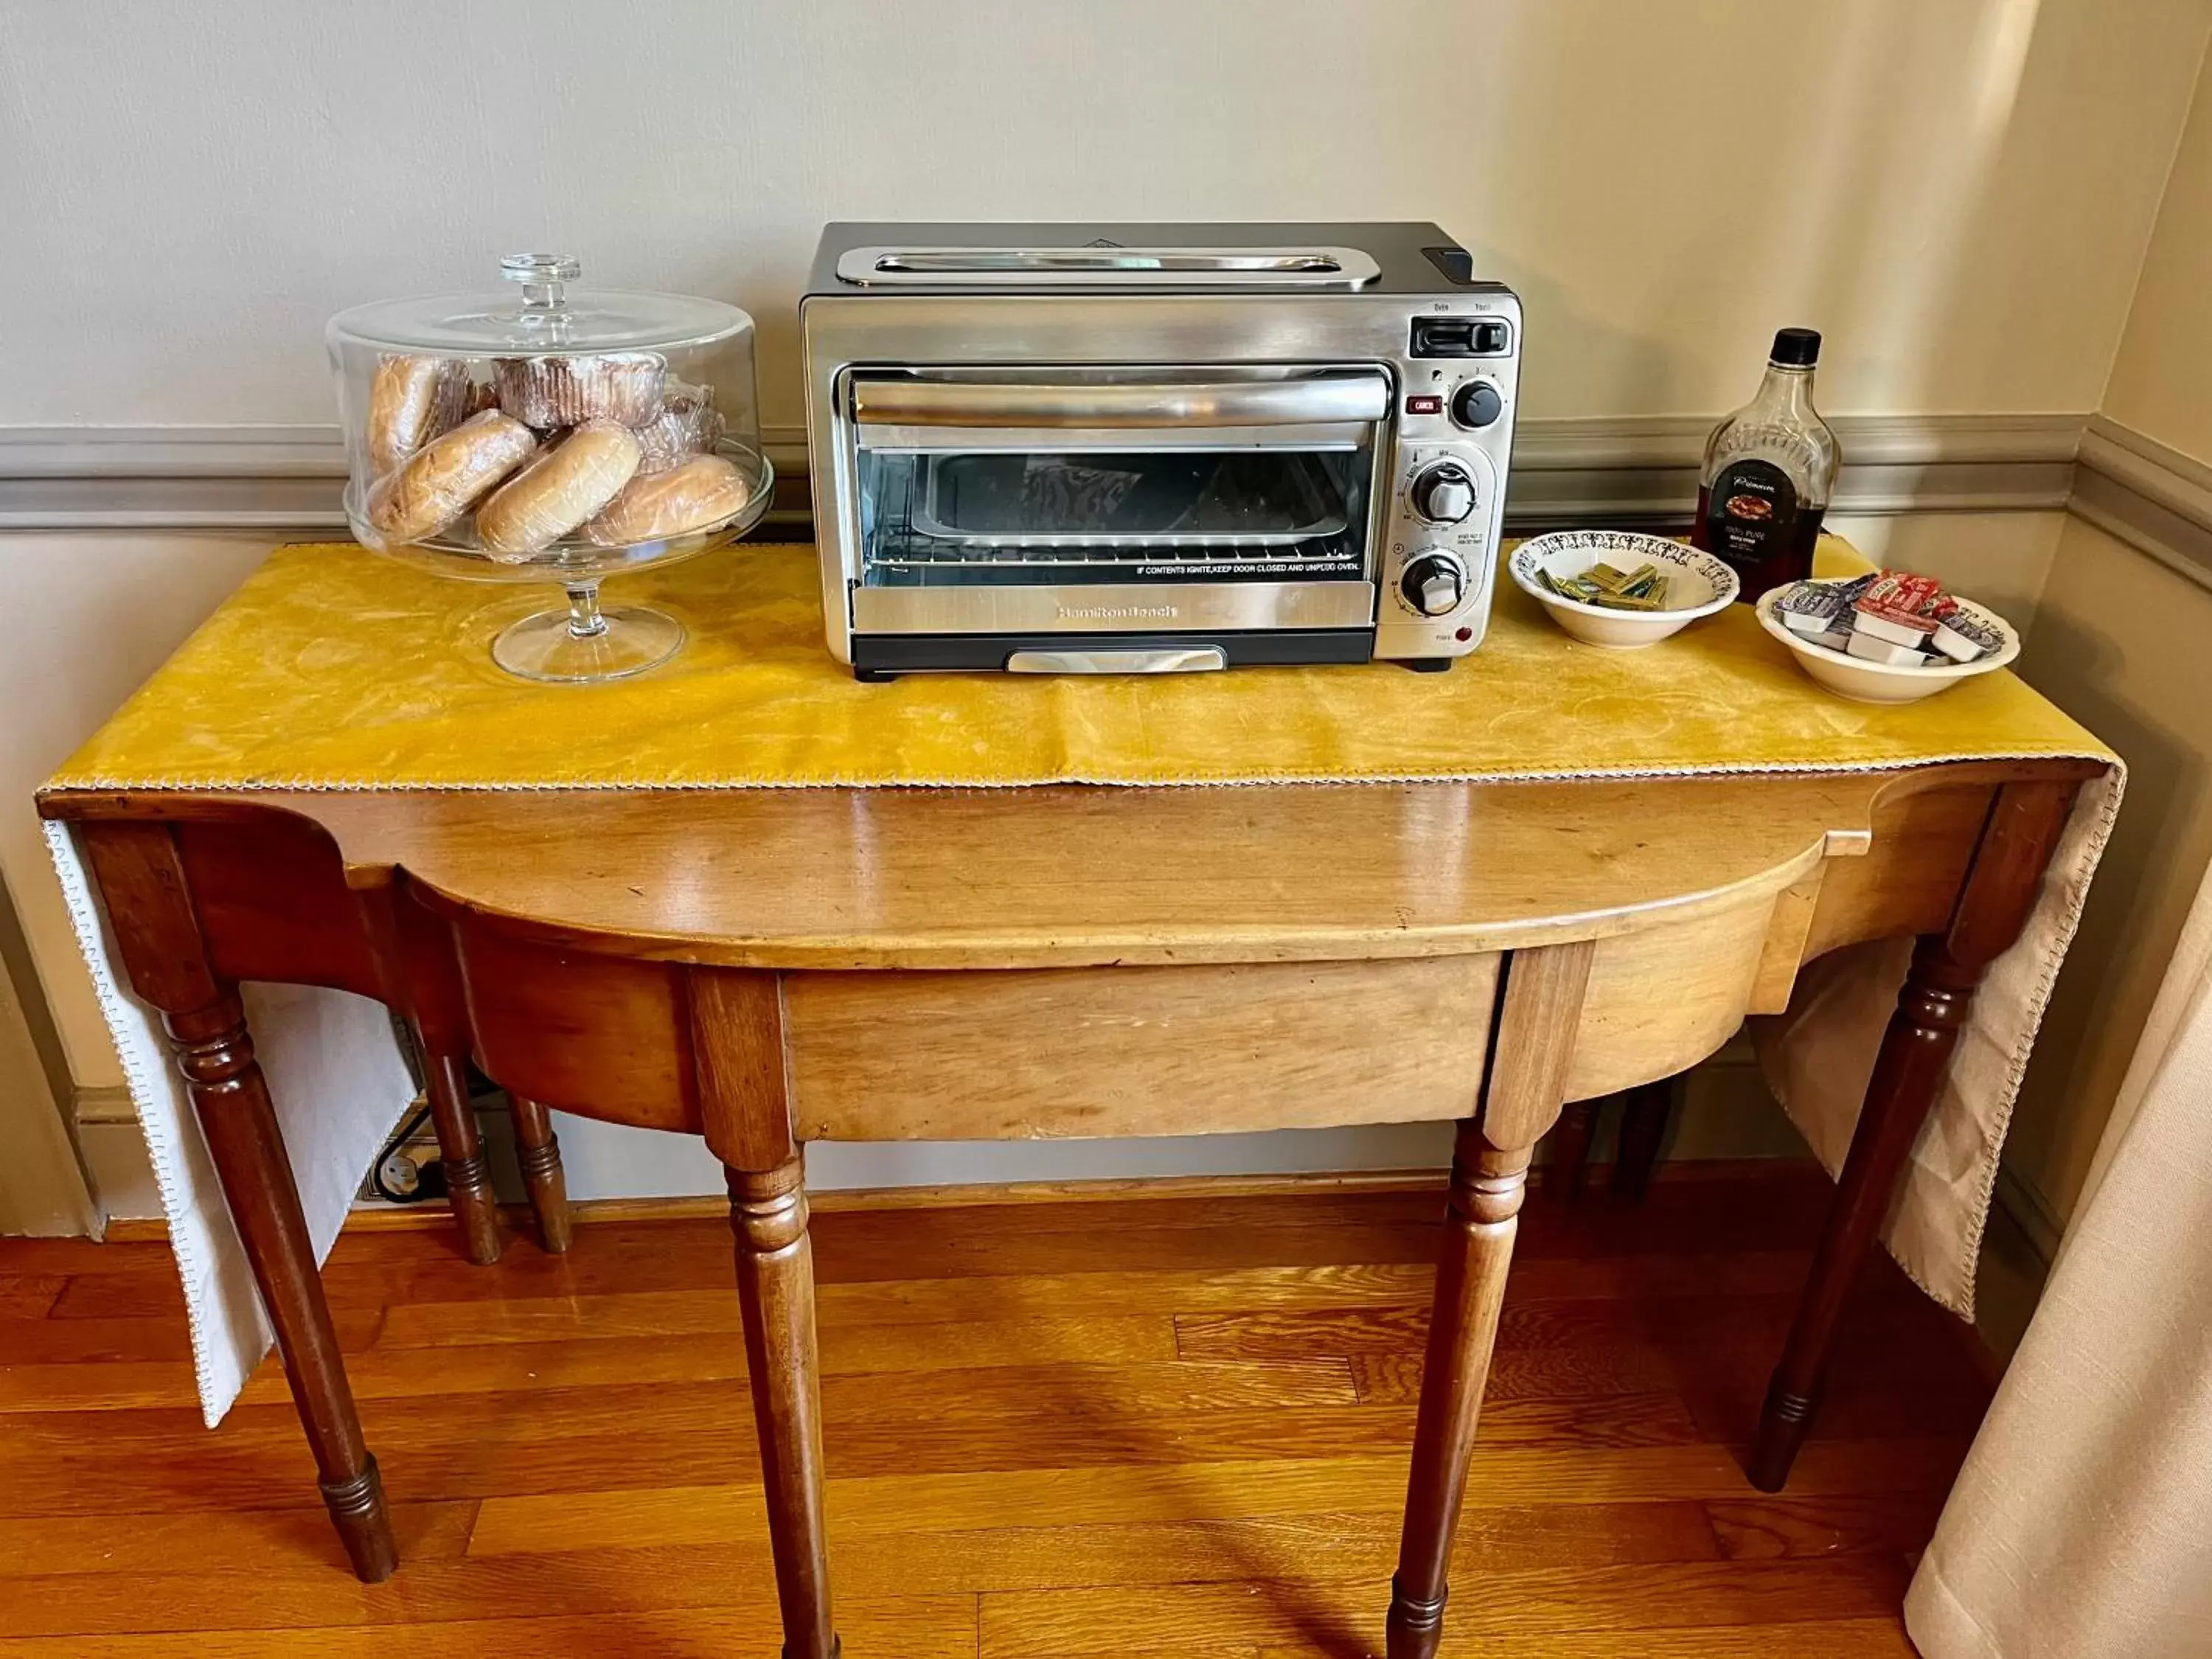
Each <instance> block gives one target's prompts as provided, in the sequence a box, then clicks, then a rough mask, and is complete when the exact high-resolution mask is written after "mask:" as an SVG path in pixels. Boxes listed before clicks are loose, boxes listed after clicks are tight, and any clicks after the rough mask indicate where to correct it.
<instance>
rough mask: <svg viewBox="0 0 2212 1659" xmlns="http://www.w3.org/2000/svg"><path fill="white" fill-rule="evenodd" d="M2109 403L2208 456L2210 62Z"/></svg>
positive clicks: (2137, 424)
mask: <svg viewBox="0 0 2212 1659" xmlns="http://www.w3.org/2000/svg"><path fill="white" fill-rule="evenodd" d="M2104 413H2105V414H2106V415H2107V416H2110V417H2111V418H2112V419H2113V420H2115V421H2118V422H2120V423H2121V424H2122V425H2124V426H2128V427H2132V428H2135V430H2136V431H2138V432H2140V433H2142V434H2143V435H2145V436H2147V437H2150V438H2154V439H2155V440H2157V441H2159V442H2160V443H2162V444H2166V445H2168V446H2169V447H2172V448H2174V449H2178V450H2179V451H2180V452H2181V453H2183V454H2185V455H2187V456H2190V457H2191V458H2192V459H2196V460H2197V461H2199V462H2202V463H2203V464H2204V465H2207V466H2212V62H2209V63H2208V64H2207V66H2206V69H2205V70H2204V72H2203V75H2202V76H2200V78H2199V81H2198V83H2197V100H2196V103H2195V106H2194V107H2193V108H2192V110H2191V114H2190V118H2189V125H2188V127H2187V129H2186V131H2185V132H2184V134H2183V136H2182V140H2181V149H2180V150H2179V154H2177V155H2175V157H2174V160H2173V173H2172V178H2171V179H2170V180H2169V181H2168V183H2167V185H2166V197H2165V202H2164V205H2163V206H2162V208H2161V209H2160V213H2159V216H2158V221H2157V224H2156V228H2155V230H2154V234H2153V236H2152V239H2151V243H2150V247H2149V250H2148V253H2147V254H2146V256H2145V258H2144V261H2143V270H2142V283H2141V285H2140V286H2139V287H2138V288H2137V289H2136V296H2135V303H2134V305H2133V307H2131V308H2130V312H2129V315H2128V325H2127V331H2126V333H2125V334H2124V336H2123V337H2122V339H2121V343H2120V349H2119V356H2118V359H2117V360H2116V361H2115V362H2114V363H2113V365H2112V384H2111V386H2109V387H2107V388H2106V392H2105V399H2104Z"/></svg>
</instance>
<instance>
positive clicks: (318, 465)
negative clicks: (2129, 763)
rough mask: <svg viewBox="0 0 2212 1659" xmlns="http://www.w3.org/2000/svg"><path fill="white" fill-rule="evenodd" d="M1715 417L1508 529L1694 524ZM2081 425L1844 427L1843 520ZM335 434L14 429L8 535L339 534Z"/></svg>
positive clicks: (1660, 420)
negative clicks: (152, 532)
mask: <svg viewBox="0 0 2212 1659" xmlns="http://www.w3.org/2000/svg"><path fill="white" fill-rule="evenodd" d="M1719 418H1720V417H1719V416H1717V415H1667V416H1631V417H1616V416H1589V417H1575V418H1570V419H1551V420H1528V421H1523V422H1522V423H1521V425H1520V427H1519V429H1518V430H1517V432H1516V435H1515V441H1514V455H1513V474H1512V477H1513V483H1512V492H1511V495H1510V500H1509V501H1508V502H1507V505H1506V516H1507V519H1508V520H1509V522H1510V523H1511V524H1512V525H1513V526H1514V527H1515V528H1516V529H1518V530H1534V529H1541V528H1547V527H1551V526H1557V525H1562V524H1585V525H1586V524H1597V523H1633V524H1641V525H1650V524H1658V523H1668V522H1675V523H1687V522H1688V519H1689V508H1690V504H1691V502H1692V501H1693V500H1694V499H1695V497H1696V495H1697V471H1698V464H1699V459H1700V458H1701V456H1702V454H1703V453H1704V449H1705V436H1706V435H1707V434H1708V433H1709V432H1711V430H1712V428H1713V426H1714V424H1715V423H1716V422H1717V421H1718V419H1719ZM2089 419H2090V417H2089V416H2086V415H2081V414H2027V415H1857V416H1852V415H1845V416H1838V417H1835V419H1834V420H1833V422H1832V424H1833V425H1834V426H1835V428H1836V430H1837V434H1838V437H1839V438H1840V439H1841V440H1842V443H1843V449H1844V471H1843V475H1842V477H1841V478H1840V480H1839V481H1838V486H1837V492H1836V500H1835V501H1834V503H1833V507H1832V510H1833V511H1835V512H1837V513H1927V512H2049V511H2055V510H2057V509H2058V508H2061V507H2064V506H2065V505H2066V504H2067V501H2068V499H2069V495H2070V494H2071V492H2072V489H2073V480H2074V462H2075V453H2076V451H2077V449H2078V448H2079V447H2080V446H2081V439H2082V433H2083V430H2084V428H2085V427H2086V426H2087V424H2088V423H2089ZM762 436H763V447H765V448H766V449H767V451H768V453H769V459H770V460H771V461H773V462H774V463H775V468H776V472H777V475H778V485H779V488H778V491H777V494H778V497H779V501H778V507H777V511H776V512H775V513H773V514H772V515H771V518H772V519H774V520H783V521H784V522H786V523H787V524H788V523H790V522H793V520H795V519H796V518H797V517H799V516H803V515H804V513H805V484H804V480H805V471H806V438H805V431H804V429H803V428H799V427H795V426H786V427H774V426H772V427H769V428H765V429H764V430H763V434H762ZM344 477H345V455H344V451H343V447H342V446H341V443H340V441H339V435H338V428H337V427H336V426H334V425H332V426H167V427H125V426H75V427H30V426H20V427H0V530H255V529H268V530H298V531H307V530H342V529H343V527H344V525H345V519H344V515H343V513H342V512H341V511H340V510H339V504H338V495H339V489H340V486H341V483H342V482H343V479H344Z"/></svg>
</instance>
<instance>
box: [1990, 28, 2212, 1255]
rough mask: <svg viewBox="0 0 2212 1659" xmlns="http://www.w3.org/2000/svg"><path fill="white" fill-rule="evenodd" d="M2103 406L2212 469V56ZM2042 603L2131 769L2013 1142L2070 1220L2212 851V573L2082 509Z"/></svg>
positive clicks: (2073, 673) (2074, 704)
mask: <svg viewBox="0 0 2212 1659" xmlns="http://www.w3.org/2000/svg"><path fill="white" fill-rule="evenodd" d="M2102 412H2103V414H2104V415H2105V416H2106V417H2107V418H2109V419H2111V420H2113V421H2117V422H2120V423H2121V424H2122V425H2124V426H2126V427H2129V428H2132V429H2133V430H2134V431H2136V432H2138V433H2140V434H2142V435H2143V436H2145V437H2147V438H2149V439H2151V440H2152V441H2154V442H2155V443H2158V444H2163V445H2165V446H2166V447H2169V448H2171V449H2172V450H2174V451H2178V452H2179V453H2180V455H2181V456H2182V457H2183V458H2184V460H2185V462H2189V461H2193V462H2195V463H2197V465H2199V466H2200V467H2204V468H2212V59H2208V61H2207V63H2206V64H2205V66H2204V68H2203V73H2202V76H2201V77H2200V80H2199V83H2198V86H2197V94H2196V101H2195V106H2194V109H2193V111H2192V112H2191V117H2190V119H2189V122H2188V125H2187V128H2186V131H2185V135H2184V137H2183V138H2182V142H2181V147H2180V149H2179V153H2178V154H2177V155H2176V156H2175V158H2174V162H2173V168H2172V178H2171V180H2170V182H2169V183H2168V185H2167V187H2166V195H2165V198H2164V202H2163V204H2162V206H2161V207H2160V212H2159V216H2158V219H2157V222H2156V226H2155V229H2154V234H2153V237H2152V240H2151V243H2150V246H2149V248H2148V253H2147V256H2146V258H2145V260H2144V264H2143V270H2142V285H2141V287H2140V288H2139V289H2137V291H2136V296H2135V300H2134V303H2133V306H2132V307H2131V308H2130V313H2129V319H2128V325H2127V329H2126V332H2125V334H2124V337H2123V339H2122V342H2121V344H2120V348H2119V352H2118V359H2117V361H2116V362H2115V363H2114V365H2113V369H2112V386H2111V387H2110V389H2109V391H2108V392H2106V397H2105V399H2104V407H2103V410H2102ZM2200 534H2201V532H2200ZM2039 614H2040V617H2041V622H2040V624H2039V631H2038V636H2037V638H2036V640H2035V641H2034V646H2033V649H2031V650H2030V651H2029V652H2028V653H2027V654H2026V655H2025V656H2024V657H2023V658H2022V659H2021V671H2022V672H2023V673H2024V674H2025V675H2026V676H2027V678H2028V679H2029V681H2031V682H2032V683H2033V684H2034V685H2035V686H2036V687H2037V688H2038V689H2039V690H2041V691H2043V692H2044V693H2045V695H2046V696H2050V697H2051V698H2052V699H2054V700H2055V701H2057V702H2059V703H2061V704H2063V706H2064V707H2065V708H2066V709H2067V710H2068V712H2069V713H2070V714H2073V715H2074V716H2075V718H2076V719H2077V720H2081V721H2082V722H2083V723H2084V724H2086V725H2087V726H2089V727H2090V728H2091V729H2092V730H2093V731H2094V732H2096V733H2097V734H2098V735H2099V736H2100V737H2101V738H2104V739H2105V741H2106V742H2107V743H2109V744H2112V746H2113V747H2114V748H2115V749H2117V750H2119V751H2120V753H2121V754H2122V755H2123V756H2124V757H2126V759H2127V761H2128V763H2129V766H2130V771H2131V775H2130V781H2129V784H2128V793H2127V799H2126V801H2125V803H2124V805H2123V806H2122V808H2121V812H2120V820H2119V824H2118V829H2116V831H2115V832H2114V835H2113V838H2112V847H2111V849H2110V850H2109V851H2108V852H2107V853H2106V856H2105V862H2104V866H2103V867H2102V869H2101V870H2100V872H2099V873H2098V876H2097V880H2096V884H2095V886H2094V888H2093V890H2092V891H2091V893H2090V896H2089V902H2088V906H2087V909H2086V911H2085V912H2084V914H2083V917H2082V923H2081V934H2080V936H2079V939H2078V940H2077V942H2076V943H2075V947H2074V950H2073V952H2072V954H2071V955H2070V957H2069V959H2068V962H2067V966H2066V969H2065V972H2064V973H2063V975H2062V976H2061V977H2060V980H2059V981H2058V987H2057V994H2056V995H2055V996H2054V997H2053V999H2052V1002H2051V1012H2050V1015H2049V1017H2048V1018H2047V1019H2046V1020H2045V1026H2044V1031H2043V1037H2042V1041H2041V1042H2040V1043H2039V1046H2038V1048H2037V1050H2036V1059H2035V1062H2034V1064H2033V1066H2031V1067H2030V1069H2029V1072H2028V1076H2027V1085H2026V1087H2025V1088H2024V1090H2023V1091H2022V1093H2021V1105H2020V1115H2019V1120H2018V1122H2017V1124H2016V1125H2015V1129H2014V1132H2013V1137H2012V1139H2011V1141H2010V1143H2009V1144H2008V1146H2007V1147H2006V1149H2005V1167H2006V1169H2007V1171H2008V1173H2009V1174H2010V1175H2011V1176H2013V1178H2014V1180H2015V1182H2018V1183H2019V1185H2020V1186H2021V1187H2022V1188H2025V1189H2026V1191H2027V1195H2028V1197H2029V1200H2030V1201H2031V1202H2032V1203H2033V1204H2034V1205H2036V1206H2039V1209H2040V1210H2041V1212H2043V1217H2044V1218H2045V1219H2046V1220H2047V1221H2049V1222H2051V1223H2053V1224H2063V1222H2064V1221H2065V1220H2066V1219H2067V1218H2069V1217H2070V1216H2071V1214H2072V1213H2073V1208H2074V1203H2075V1198H2076V1196H2077V1195H2078V1194H2079V1192H2080V1190H2081V1182H2082V1180H2083V1179H2084V1177H2086V1176H2087V1173H2088V1169H2089V1161H2090V1158H2091V1157H2092V1155H2093V1153H2094V1152H2095V1150H2096V1146H2097V1142H2098V1139H2099V1138H2100V1136H2101V1135H2102V1133H2103V1132H2104V1127H2105V1122H2106V1118H2107V1117H2108V1116H2109V1115H2111V1112H2112V1100H2113V1097H2114V1096H2115V1095H2116V1094H2117V1093H2118V1090H2119V1085H2120V1079H2121V1078H2122V1077H2123V1076H2124V1074H2125V1073H2126V1070H2127V1066H2128V1062H2129V1060H2130V1057H2131V1056H2132V1055H2133V1054H2134V1052H2135V1046H2136V1041H2137V1039H2138V1038H2139V1037H2140V1036H2141V1035H2142V1025H2143V1021H2144V1020H2145V1019H2146V1018H2148V1014H2149V1012H2150V1004H2151V1000H2152V998H2153V997H2154V996H2155V995H2156V994H2157V990H2158V986H2159V982H2160V979H2161V978H2162V977H2163V976H2164V975H2165V971H2166V964H2167V963H2168V962H2169V961H2170V960H2171V958H2172V952H2173V945H2174V941H2175V939H2177V938H2178V937H2179V933H2180V931H2181V925H2182V922H2183V920H2184V919H2185V916H2186V915H2187V914H2188V909H2189V906H2190V903H2191V900H2192V899H2193V898H2194V897H2195V896H2196V893H2197V887H2198V885H2199V884H2200V882H2201V881H2202V879H2203V872H2204V869H2205V866H2206V863H2207V861H2208V860H2212V721H2208V711H2212V666H2208V664H2209V663H2212V581H2208V580H2204V579H2203V578H2202V577H2201V576H2200V577H2198V578H2197V579H2195V580H2192V579H2191V577H2190V576H2189V575H2186V574H2182V573H2181V572H2180V571H2179V570H2178V569H2176V568H2168V566H2166V565H2165V564H2161V563H2160V562H2158V561H2157V560H2155V559H2154V558H2153V557H2151V556H2149V555H2148V554H2147V553H2145V552H2143V551H2142V550H2138V549H2136V548H2135V547H2131V546H2130V545H2128V544H2125V543H2124V542H2122V541H2120V540H2118V539H2117V538H2114V537H2112V536H2111V535H2108V534H2106V532H2103V531H2102V530H2100V529H2098V528H2097V527H2096V526H2093V525H2090V524H2087V523H2083V522H2081V521H2080V520H2069V522H2068V524H2067V526H2066V529H2065V532H2064V536H2063V539H2062V541H2061V542H2060V544H2059V547H2058V550H2057V556H2056V557H2055V558H2054V560H2053V562H2052V565H2051V574H2050V576H2049V579H2048V580H2047V581H2046V583H2045V589H2044V592H2043V596H2042V604H2041V606H2040V608H2039Z"/></svg>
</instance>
